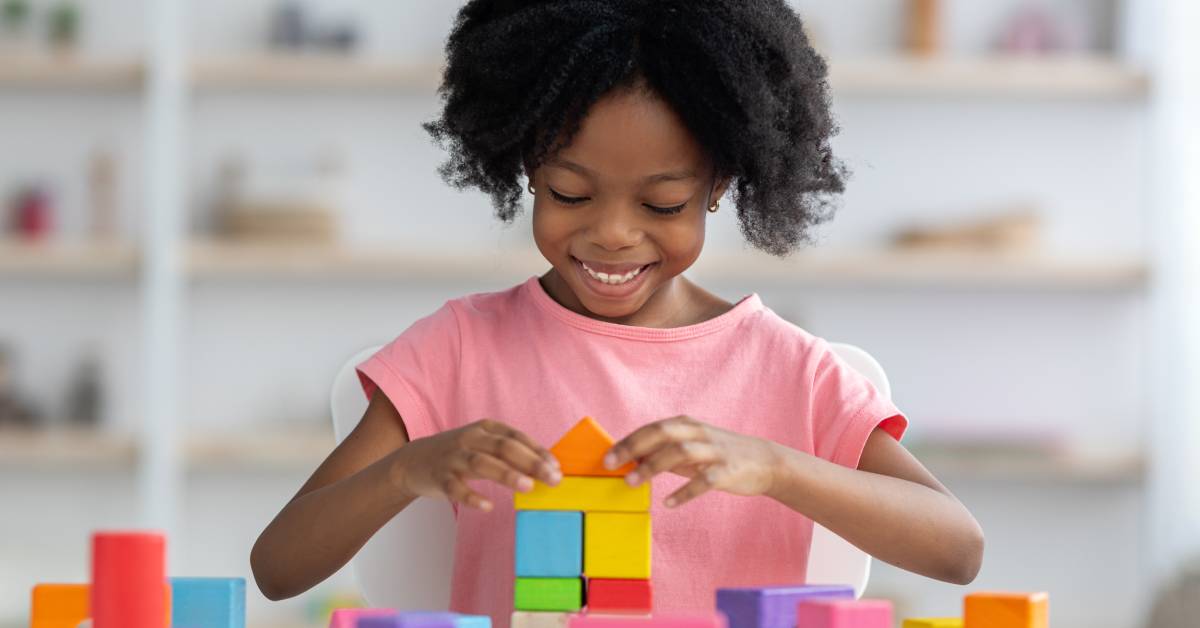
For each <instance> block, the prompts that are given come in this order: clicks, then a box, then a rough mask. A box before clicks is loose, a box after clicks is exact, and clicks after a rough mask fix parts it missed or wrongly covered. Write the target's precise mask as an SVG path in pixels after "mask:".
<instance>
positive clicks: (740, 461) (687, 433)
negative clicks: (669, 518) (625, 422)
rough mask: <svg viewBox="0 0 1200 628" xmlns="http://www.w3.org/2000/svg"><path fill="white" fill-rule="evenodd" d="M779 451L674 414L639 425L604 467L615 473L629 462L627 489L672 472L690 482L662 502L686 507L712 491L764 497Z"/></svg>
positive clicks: (611, 453) (769, 444) (766, 443)
mask: <svg viewBox="0 0 1200 628" xmlns="http://www.w3.org/2000/svg"><path fill="white" fill-rule="evenodd" d="M780 456H781V452H780V448H779V446H778V445H776V444H775V443H772V442H771V441H768V440H763V439H761V438H755V437H753V436H746V435H743V434H737V433H734V432H730V431H728V430H723V429H720V428H717V427H713V426H711V425H708V424H706V423H703V422H701V421H697V420H696V419H694V418H692V417H690V416H676V417H672V418H669V419H663V420H661V421H655V422H654V423H650V424H649V425H645V426H642V427H640V428H638V429H637V430H635V431H634V432H633V433H631V434H630V435H628V436H626V437H625V438H623V439H621V441H620V442H618V443H617V444H615V445H613V447H612V449H611V450H609V453H608V455H606V456H605V457H604V466H605V467H606V468H608V469H616V468H618V467H620V466H621V465H623V464H625V463H627V462H630V461H633V462H636V463H637V467H636V468H635V469H634V470H633V471H631V472H629V474H628V475H626V476H625V481H626V482H627V483H628V484H629V485H630V486H637V485H638V484H641V483H642V482H646V481H649V480H650V478H652V477H654V476H655V475H657V474H659V473H662V472H663V471H671V472H674V473H677V474H679V475H682V476H684V477H688V478H691V481H690V482H688V483H687V484H684V485H683V486H682V487H681V488H680V489H679V490H677V491H675V492H674V493H672V494H671V495H669V496H668V497H667V499H666V500H665V501H664V502H663V503H664V504H666V506H667V507H668V508H673V507H676V506H679V505H682V504H685V503H687V502H689V501H691V500H693V499H695V498H696V497H699V496H700V495H702V494H704V493H706V492H708V491H709V490H711V489H717V490H720V491H725V492H728V493H733V494H735V495H763V494H766V493H768V492H770V490H771V485H772V483H773V482H774V479H775V472H776V470H777V469H778V468H779V460H780Z"/></svg>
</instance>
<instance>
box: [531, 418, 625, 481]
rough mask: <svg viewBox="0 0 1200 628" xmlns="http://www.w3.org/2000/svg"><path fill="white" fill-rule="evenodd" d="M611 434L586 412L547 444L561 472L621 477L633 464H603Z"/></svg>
mask: <svg viewBox="0 0 1200 628" xmlns="http://www.w3.org/2000/svg"><path fill="white" fill-rule="evenodd" d="M613 443H614V441H613V438H612V436H609V435H608V432H606V431H605V430H604V428H603V427H601V426H600V424H599V423H597V422H596V419H593V418H592V417H590V416H585V417H583V418H582V419H580V421H579V422H578V423H576V424H575V427H572V428H571V429H570V430H569V431H568V432H567V433H566V434H563V437H562V438H560V439H558V442H557V443H555V444H554V446H553V447H551V448H550V453H552V454H554V457H555V458H558V466H559V468H560V469H562V473H563V475H587V476H599V477H624V476H625V474H627V473H629V472H630V471H633V467H634V464H633V463H632V462H629V463H626V464H625V465H624V466H621V467H618V468H616V469H611V470H610V469H605V468H604V456H605V454H607V453H608V450H609V449H612V446H613Z"/></svg>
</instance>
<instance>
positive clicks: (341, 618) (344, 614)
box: [172, 608, 396, 628]
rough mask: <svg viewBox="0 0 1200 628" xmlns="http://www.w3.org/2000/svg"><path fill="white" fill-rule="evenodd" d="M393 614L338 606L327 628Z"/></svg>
mask: <svg viewBox="0 0 1200 628" xmlns="http://www.w3.org/2000/svg"><path fill="white" fill-rule="evenodd" d="M395 614H396V611H395V609H391V608H339V609H336V610H334V611H333V614H332V615H330V616H329V628H358V620H359V619H361V618H363V617H388V616H391V615H395ZM172 628H174V627H172Z"/></svg>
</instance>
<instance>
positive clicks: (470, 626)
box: [454, 613, 492, 628]
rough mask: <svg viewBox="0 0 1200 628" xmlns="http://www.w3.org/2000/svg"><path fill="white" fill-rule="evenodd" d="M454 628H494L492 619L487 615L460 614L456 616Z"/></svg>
mask: <svg viewBox="0 0 1200 628" xmlns="http://www.w3.org/2000/svg"><path fill="white" fill-rule="evenodd" d="M454 628H492V618H491V617H488V616H487V615H463V614H461V613H459V614H456V615H455V616H454Z"/></svg>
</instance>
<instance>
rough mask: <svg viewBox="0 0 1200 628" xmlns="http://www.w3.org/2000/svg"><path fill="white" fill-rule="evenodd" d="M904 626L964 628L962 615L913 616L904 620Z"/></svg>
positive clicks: (912, 627)
mask: <svg viewBox="0 0 1200 628" xmlns="http://www.w3.org/2000/svg"><path fill="white" fill-rule="evenodd" d="M904 628H963V620H962V617H912V618H909V619H906V620H904Z"/></svg>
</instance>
